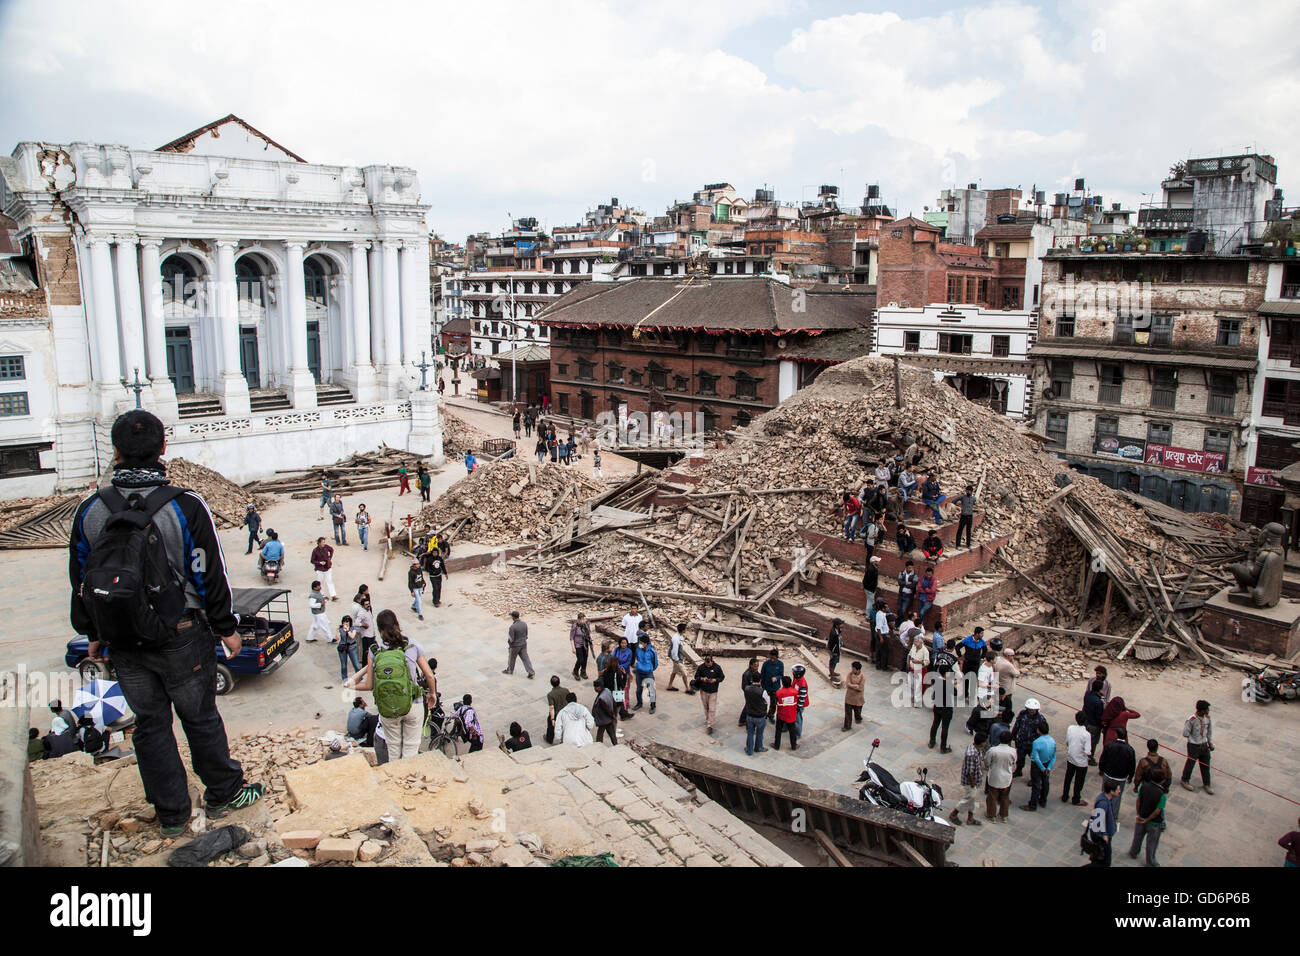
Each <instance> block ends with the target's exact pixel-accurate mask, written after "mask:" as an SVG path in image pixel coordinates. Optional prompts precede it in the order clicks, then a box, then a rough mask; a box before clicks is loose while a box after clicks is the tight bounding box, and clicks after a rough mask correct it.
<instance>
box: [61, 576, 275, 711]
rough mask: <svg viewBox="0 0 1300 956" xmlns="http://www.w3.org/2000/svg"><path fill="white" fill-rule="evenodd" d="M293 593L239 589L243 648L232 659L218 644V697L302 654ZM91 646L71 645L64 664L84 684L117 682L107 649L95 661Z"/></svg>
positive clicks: (82, 639) (237, 604)
mask: <svg viewBox="0 0 1300 956" xmlns="http://www.w3.org/2000/svg"><path fill="white" fill-rule="evenodd" d="M289 593H290V592H289V590H288V589H287V588H235V589H234V590H233V592H232V596H233V597H234V603H235V617H236V619H237V620H238V622H239V623H238V624H237V625H236V631H237V633H238V634H239V636H240V638H241V640H242V641H243V645H244V646H243V648H242V649H241V650H240V652H239V653H238V654H237V655H235V656H234V657H232V658H227V657H226V649H225V647H223V646H222V644H221V641H217V694H218V696H220V695H221V694H228V693H230V690H231V688H233V687H234V686H235V676H236V675H239V676H241V677H242V676H244V675H247V674H269V673H271V672H272V671H274V670H277V669H279V667H280V665H282V664H283V663H284V662H285V661H287V660H288V659H289V658H291V657H293V655H294V654H296V653H298V642H297V641H295V640H294V639H293V624H291V623H290V621H289V597H288V595H289ZM89 647H90V642H89V641H88V640H87V639H86V638H85V637H75V638H73V639H72V640H70V641H68V647H67V652H66V653H65V654H64V661H65V662H66V663H67V665H68V666H69V667H73V668H76V670H77V671H78V673H80V674H81V679H82V682H83V683H84V682H87V681H92V680H95V679H96V678H100V677H104V678H107V679H109V680H112V679H113V662H112V661H111V660H109V652H108V649H107V648H101V653H102V654H103V658H102V659H101V660H91V659H90V654H89Z"/></svg>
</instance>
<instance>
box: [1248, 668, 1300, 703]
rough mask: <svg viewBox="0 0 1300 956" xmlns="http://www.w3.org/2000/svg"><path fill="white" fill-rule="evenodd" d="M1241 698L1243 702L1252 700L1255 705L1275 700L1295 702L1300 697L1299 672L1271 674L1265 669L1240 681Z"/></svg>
mask: <svg viewBox="0 0 1300 956" xmlns="http://www.w3.org/2000/svg"><path fill="white" fill-rule="evenodd" d="M1241 696H1242V699H1243V700H1253V701H1254V702H1255V703H1257V704H1267V703H1269V701H1272V700H1275V699H1276V700H1282V701H1292V700H1295V699H1296V698H1297V697H1300V672H1296V673H1291V674H1271V673H1269V668H1267V667H1265V668H1264V669H1263V670H1261V671H1260V672H1259V673H1258V674H1251V675H1250V676H1248V677H1243V678H1242V679H1241Z"/></svg>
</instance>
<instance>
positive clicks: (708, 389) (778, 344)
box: [537, 275, 875, 430]
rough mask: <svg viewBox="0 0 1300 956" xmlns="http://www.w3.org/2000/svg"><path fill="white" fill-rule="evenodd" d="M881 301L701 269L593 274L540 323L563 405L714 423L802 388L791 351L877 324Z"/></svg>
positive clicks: (567, 411) (739, 418)
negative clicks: (607, 276)
mask: <svg viewBox="0 0 1300 956" xmlns="http://www.w3.org/2000/svg"><path fill="white" fill-rule="evenodd" d="M874 305H875V300H874V297H873V296H871V295H866V294H861V293H851V292H842V291H837V292H831V291H826V292H819V291H816V290H804V289H796V288H792V287H791V286H789V285H787V284H786V283H783V282H781V281H779V280H778V279H775V278H770V277H763V276H758V277H752V278H751V277H748V276H744V277H741V276H738V277H736V278H707V277H704V276H701V275H696V276H692V277H690V278H688V279H687V280H685V281H682V280H681V279H680V278H668V277H665V278H637V279H626V280H622V281H617V282H588V283H584V284H582V285H581V286H579V287H578V288H576V289H574V290H573V291H572V292H570V293H569V294H568V295H566V296H564V297H563V298H561V299H560V300H559V301H558V302H556V303H554V304H553V305H551V306H550V307H548V308H547V309H546V311H545V312H544V313H543V314H542V315H541V316H540V317H539V318H538V319H537V321H538V322H539V324H542V325H544V326H547V327H548V328H549V329H550V332H551V335H550V342H551V402H552V405H553V407H554V408H555V409H556V411H558V412H559V413H560V414H562V415H572V416H574V417H575V418H581V419H591V420H594V419H595V418H596V417H597V416H598V415H600V414H602V413H605V412H614V413H617V411H618V408H619V406H620V405H626V406H627V410H628V412H629V413H634V412H644V413H647V414H649V413H653V412H657V411H662V412H667V413H669V414H673V413H677V414H681V415H688V416H691V418H690V420H691V421H692V423H693V424H692V428H695V427H696V425H695V424H694V423H699V425H701V426H702V427H704V428H705V430H713V429H719V428H722V429H725V428H732V427H736V426H741V425H745V424H747V423H748V422H749V421H750V420H751V419H752V418H753V417H754V416H757V415H760V414H762V413H763V412H765V411H767V410H768V409H771V408H774V407H775V406H776V405H777V404H778V403H779V401H780V400H781V398H783V397H785V394H788V393H789V392H792V391H793V386H791V387H790V388H788V389H784V390H783V388H782V381H781V379H782V377H783V376H785V377H792V376H793V375H794V372H795V369H794V366H793V364H792V363H788V362H787V363H785V365H786V366H788V368H783V367H782V358H783V357H784V354H785V350H786V349H787V348H802V347H804V346H806V345H807V344H808V343H809V342H811V341H812V340H813V339H814V338H815V337H816V336H819V335H822V334H824V333H828V332H832V331H835V330H848V329H855V328H860V327H865V326H867V325H868V324H869V322H870V316H871V310H872V307H873V306H874ZM786 384H787V385H788V384H789V383H786ZM697 416H698V417H697Z"/></svg>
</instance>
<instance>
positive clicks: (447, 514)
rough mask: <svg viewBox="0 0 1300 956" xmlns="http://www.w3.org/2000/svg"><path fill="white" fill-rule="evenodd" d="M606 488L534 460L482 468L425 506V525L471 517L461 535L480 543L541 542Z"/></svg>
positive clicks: (441, 524)
mask: <svg viewBox="0 0 1300 956" xmlns="http://www.w3.org/2000/svg"><path fill="white" fill-rule="evenodd" d="M603 489H604V485H603V484H601V483H600V482H596V481H593V480H592V479H590V478H587V477H585V476H584V475H583V474H582V473H581V472H580V471H579V470H578V469H576V468H569V467H565V466H562V465H556V464H552V463H550V462H546V463H539V462H537V461H535V460H533V459H529V458H522V459H521V458H506V459H504V460H502V461H497V462H492V463H490V464H480V465H479V466H478V467H477V468H475V469H474V472H473V473H472V474H469V475H466V476H465V477H464V478H462V479H460V480H459V481H457V482H456V483H455V484H454V485H452V486H451V487H450V488H448V489H447V490H446V491H445V492H443V493H442V494H441V495H439V496H438V499H437V500H436V501H434V502H433V503H432V504H430V505H426V506H425V507H424V509H423V510H422V511H421V512H420V515H419V518H418V520H417V521H416V524H417V526H421V527H426V528H428V527H433V528H437V527H445V526H447V525H450V524H453V523H456V522H459V521H460V520H461V519H462V518H468V519H469V520H468V521H466V522H465V524H464V525H463V526H461V529H460V530H459V531H458V532H457V535H456V537H457V538H458V539H460V540H468V541H476V542H478V543H479V544H490V545H496V544H508V543H511V542H519V541H541V540H544V539H546V538H549V537H551V536H552V535H554V534H555V533H556V532H557V531H558V530H559V529H560V526H561V525H567V524H568V522H569V518H570V515H571V513H572V508H573V506H574V505H576V504H579V503H581V502H582V501H583V500H585V499H586V498H589V497H590V496H592V495H593V494H596V493H598V492H600V491H602V490H603Z"/></svg>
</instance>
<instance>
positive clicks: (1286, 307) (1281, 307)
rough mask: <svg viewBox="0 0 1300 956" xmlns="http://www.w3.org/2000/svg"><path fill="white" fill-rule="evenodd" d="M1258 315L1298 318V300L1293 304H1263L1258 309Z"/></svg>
mask: <svg viewBox="0 0 1300 956" xmlns="http://www.w3.org/2000/svg"><path fill="white" fill-rule="evenodd" d="M1258 311H1259V314H1260V315H1286V316H1296V317H1300V299H1297V300H1296V301H1294V302H1265V303H1264V304H1263V305H1261V306H1260V307H1259V309H1258Z"/></svg>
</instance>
